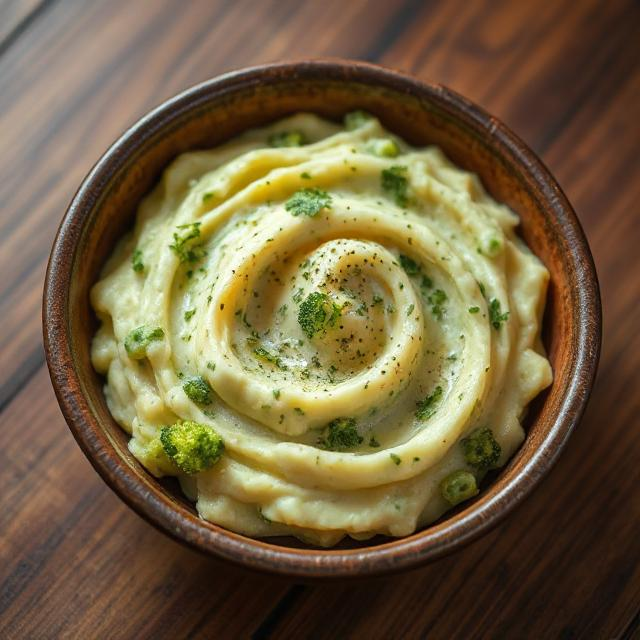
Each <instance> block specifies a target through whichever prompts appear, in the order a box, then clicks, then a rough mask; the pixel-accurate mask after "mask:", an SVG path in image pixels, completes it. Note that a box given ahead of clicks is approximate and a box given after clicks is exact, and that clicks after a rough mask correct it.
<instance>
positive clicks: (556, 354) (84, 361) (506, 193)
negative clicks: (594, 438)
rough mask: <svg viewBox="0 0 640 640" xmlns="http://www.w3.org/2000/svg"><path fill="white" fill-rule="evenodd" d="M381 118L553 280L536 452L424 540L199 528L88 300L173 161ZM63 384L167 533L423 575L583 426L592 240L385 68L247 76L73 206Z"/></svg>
mask: <svg viewBox="0 0 640 640" xmlns="http://www.w3.org/2000/svg"><path fill="white" fill-rule="evenodd" d="M354 109H364V110H366V111H370V112H371V113H373V114H375V115H376V116H378V117H379V118H380V119H381V121H382V123H383V124H384V125H385V126H386V127H387V128H388V129H390V130H391V131H394V132H395V133H397V134H399V135H400V136H402V137H403V138H405V139H406V140H408V141H409V142H411V143H413V144H415V145H427V144H437V145H439V146H440V147H441V148H442V149H443V150H444V152H445V153H446V154H447V155H448V156H449V157H450V158H451V159H452V160H453V161H454V162H455V163H457V164H458V165H460V166H461V167H463V168H465V169H468V170H471V171H473V172H475V173H477V174H478V175H479V176H480V178H481V179H482V181H483V183H484V185H485V187H486V188H487V189H488V191H489V192H490V193H491V194H492V195H493V197H494V198H495V199H497V200H498V201H501V202H504V203H506V204H508V205H509V206H510V207H511V208H512V209H513V210H514V211H516V212H517V213H518V214H519V216H520V218H521V227H520V232H521V234H522V237H523V238H524V239H525V241H526V242H527V244H528V245H529V247H531V249H532V250H533V251H534V253H536V254H537V255H538V257H539V258H540V259H541V260H542V261H543V262H544V264H545V265H546V266H547V268H548V269H549V272H550V274H551V281H550V287H549V296H548V301H547V307H546V312H545V318H544V330H543V338H544V342H545V345H546V348H547V350H548V356H549V359H550V361H551V364H552V367H553V372H554V381H553V384H552V386H551V387H550V388H549V389H547V390H546V391H545V392H544V393H543V394H541V395H540V396H539V397H538V398H537V399H536V401H535V402H534V403H533V404H532V406H531V407H530V410H529V413H528V416H527V420H526V422H525V428H526V432H527V436H526V440H525V442H524V444H523V445H522V447H521V448H520V449H519V450H518V451H517V453H516V454H515V455H514V456H513V458H512V459H511V460H510V462H509V463H508V464H507V466H506V467H504V468H503V469H501V470H500V471H499V472H498V473H496V474H495V477H493V478H491V481H490V482H488V483H487V482H485V483H484V484H483V489H482V491H481V492H480V494H479V495H478V496H477V497H476V498H475V499H474V500H472V501H469V502H466V503H464V504H463V505H461V506H460V507H458V508H457V509H455V510H453V511H451V512H449V513H447V514H446V515H445V516H444V517H442V518H441V519H440V520H439V521H437V522H436V523H434V524H432V525H431V526H429V527H427V528H425V529H422V530H420V531H417V532H416V533H415V534H413V535H411V536H408V537H405V538H401V539H390V538H383V537H378V538H375V539H373V540H370V541H367V542H364V543H356V542H351V543H345V544H343V545H342V546H341V547H339V548H337V549H331V550H326V549H318V548H311V547H305V546H304V545H303V544H302V543H300V542H297V541H295V540H294V539H292V538H281V539H265V540H255V539H251V538H248V537H245V536H242V535H239V534H237V533H233V532H230V531H227V530H225V529H223V528H221V527H219V526H216V525H215V524H211V523H209V522H206V521H204V520H202V519H200V518H199V517H198V515H197V513H196V510H195V509H194V507H193V505H192V504H190V503H189V502H188V501H187V500H186V499H185V498H184V496H183V495H182V493H181V491H180V489H179V487H178V485H177V483H176V482H175V480H173V479H170V480H163V481H159V480H157V479H155V478H154V477H153V476H151V475H150V474H149V473H148V472H146V471H145V469H144V468H143V467H142V466H141V465H140V464H139V463H138V462H137V460H136V459H135V458H133V456H132V455H131V454H130V452H129V450H128V449H127V440H128V436H127V435H126V434H125V433H124V431H122V430H121V429H120V427H118V425H117V424H116V423H115V422H114V420H113V419H112V417H111V415H110V414H109V411H108V409H107V405H106V403H105V398H104V395H103V385H104V380H103V379H102V378H100V376H98V375H97V374H96V373H95V371H94V370H93V368H92V366H91V361H90V344H91V339H92V337H93V335H94V332H95V330H96V328H97V321H96V318H95V316H94V314H93V312H92V310H91V307H90V304H89V290H90V288H91V286H92V285H93V283H94V282H96V280H97V279H98V277H99V273H100V270H101V267H102V266H103V264H104V262H105V260H106V258H107V257H108V256H109V254H110V253H111V251H112V249H113V247H114V245H115V243H116V241H117V240H118V239H119V238H120V237H121V236H122V234H123V233H125V232H126V231H127V230H128V229H129V228H130V227H131V225H132V223H133V220H134V216H135V212H136V208H137V206H138V203H139V202H140V200H141V198H142V197H143V196H144V195H145V194H146V193H147V192H148V191H149V190H150V189H151V187H152V186H153V184H154V183H155V182H156V181H157V180H158V178H159V176H160V175H161V173H162V171H163V169H164V168H165V167H166V166H167V165H168V164H169V163H170V161H171V160H172V159H173V158H175V157H176V156H177V155H179V154H180V153H182V152H184V151H188V150H191V149H197V148H200V149H202V148H208V147H213V146H215V145H217V144H219V143H221V142H224V141H225V140H227V139H229V138H231V137H233V136H235V135H236V134H238V133H240V132H242V131H244V130H246V129H248V128H251V127H255V126H259V125H264V124H266V123H268V122H270V121H273V120H277V119H279V118H282V117H283V116H286V115H287V114H291V113H294V112H297V111H311V112H315V113H318V114H321V115H323V116H326V117H328V118H334V119H339V118H341V116H342V115H343V114H344V113H346V112H348V111H352V110H354ZM43 316H44V319H43V320H44V338H45V348H46V355H47V362H48V365H49V371H50V374H51V380H52V382H53V386H54V388H55V391H56V395H57V397H58V400H59V403H60V406H61V408H62V412H63V414H64V416H65V418H66V420H67V422H68V424H69V427H70V429H71V431H72V433H73V435H74V436H75V438H76V440H77V441H78V444H79V445H80V447H81V448H82V450H83V451H84V453H85V455H86V456H87V458H88V459H89V460H90V461H91V463H92V464H93V466H94V467H95V469H96V470H97V471H98V473H99V474H100V475H101V476H102V477H103V478H104V480H105V481H106V482H107V484H108V485H109V486H110V487H111V488H112V489H113V490H114V491H115V492H116V493H117V494H118V495H119V496H120V497H121V498H122V499H123V500H124V501H125V502H126V503H127V504H128V505H129V506H131V507H132V508H133V509H134V510H135V511H137V512H138V513H139V514H140V515H141V516H143V517H144V518H146V519H147V520H148V521H149V522H150V523H152V524H153V525H155V526H156V527H158V528H159V529H160V530H162V531H164V532H165V533H166V534H168V535H170V536H172V537H173V538H176V539H177V540H180V541H182V542H184V543H186V544H188V545H190V546H191V547H194V548H196V549H199V550H201V551H203V552H205V553H207V554H210V555H213V556H216V557H218V558H222V559H225V560H229V561H232V562H235V563H238V564H241V565H244V566H245V567H250V568H253V569H259V570H263V571H267V572H272V573H276V574H281V575H288V576H293V577H296V578H328V577H347V576H349V577H361V576H367V575H372V574H383V573H388V572H392V571H399V570H404V569H409V568H412V567H416V566H417V565H420V564H423V563H426V562H428V561H430V560H433V559H435V558H437V557H439V556H442V555H443V554H446V553H449V552H451V551H453V550H454V549H457V548H459V547H461V546H462V545H464V544H466V543H468V542H469V541H471V540H473V539H475V538H477V537H478V536H480V535H482V534H483V533H485V532H487V531H488V530H489V529H490V528H492V527H494V526H495V525H496V524H497V523H498V522H499V521H500V520H502V518H504V517H505V516H506V515H507V514H508V513H509V512H511V511H513V509H514V508H515V507H516V506H517V505H518V504H519V503H520V502H522V500H523V499H524V498H525V497H526V496H527V495H528V494H529V493H530V492H531V491H532V490H533V488H534V487H535V486H536V485H537V484H538V483H539V482H540V480H541V478H542V477H543V476H544V475H545V474H546V473H547V472H548V471H549V469H550V468H551V466H552V465H553V463H554V462H555V460H556V459H557V457H558V455H559V454H560V452H561V450H562V449H563V447H564V446H565V444H566V442H567V438H568V437H569V435H570V433H571V431H572V430H573V428H574V427H575V425H576V424H577V422H578V421H579V419H580V416H581V415H582V413H583V411H584V408H585V405H586V402H587V399H588V396H589V393H590V390H591V387H592V383H593V379H594V376H595V372H596V366H597V361H598V355H599V349H600V339H601V311H600V299H599V292H598V283H597V277H596V273H595V269H594V265H593V260H592V257H591V253H590V251H589V247H588V245H587V241H586V239H585V236H584V234H583V232H582V229H581V227H580V224H579V222H578V220H577V218H576V216H575V213H574V212H573V210H572V208H571V205H570V204H569V202H568V201H567V198H566V197H565V195H564V194H563V193H562V190H561V189H560V187H559V186H558V183H557V182H556V180H555V179H554V178H553V176H552V175H551V174H550V173H549V171H548V170H547V169H546V168H545V166H544V165H543V164H542V162H541V161H540V160H539V159H538V158H537V157H536V156H535V154H534V153H533V152H532V151H531V150H530V149H529V148H528V147H527V146H526V145H525V144H524V143H523V142H522V141H521V140H520V139H519V138H518V137H517V136H515V135H514V134H513V133H512V132H511V131H510V130H509V129H508V128H507V127H506V126H505V125H504V124H502V123H501V122H500V121H499V120H497V119H496V118H494V117H493V116H490V115H489V114H487V113H486V112H485V111H483V110H482V109H481V108H479V107H478V106H476V105H474V104H473V103H472V102H470V101H469V100H467V99H466V98H463V97H462V96H460V95H458V94H456V93H454V92H453V91H451V90H449V89H447V88H445V87H443V86H440V85H433V84H425V83H423V82H420V81H419V80H416V79H415V78H411V77H408V76H406V75H402V74H400V73H397V72H394V71H390V70H388V69H384V68H381V67H377V66H373V65H369V64H364V63H359V62H353V61H341V60H329V61H303V62H294V63H283V64H274V65H268V66H263V67H256V68H251V69H246V70H241V71H238V72H234V73H229V74H226V75H223V76H221V77H219V78H215V79H213V80H209V81H207V82H204V83H202V84H200V85H198V86H196V87H193V88H192V89H188V90H187V91H185V92H184V93H181V94H180V95H178V96H176V97H175V98H171V99H170V100H168V101H166V102H165V103H163V104H162V105H160V106H159V107H158V108H156V109H154V110H153V111H151V112H150V113H149V114H148V115H146V116H145V117H144V118H142V119H141V120H140V121H139V122H137V123H136V124H135V125H133V126H132V127H131V128H130V129H129V130H128V131H126V132H125V133H124V134H123V135H122V136H121V137H120V138H119V139H118V140H117V141H116V142H115V143H114V144H113V146H112V147H111V148H110V149H108V150H107V151H106V153H105V154H104V155H103V156H102V158H100V160H99V161H98V163H97V164H96V165H95V167H94V168H93V169H92V170H91V172H90V173H89V175H88V176H87V177H86V179H85V180H84V182H83V183H82V185H81V186H80V188H79V190H78V192H77V194H76V195H75V197H74V198H73V200H72V202H71V204H70V205H69V208H68V210H67V212H66V214H65V216H64V218H63V220H62V223H61V225H60V229H59V231H58V235H57V237H56V239H55V242H54V245H53V250H52V252H51V258H50V261H49V267H48V271H47V278H46V284H45V290H44V311H43Z"/></svg>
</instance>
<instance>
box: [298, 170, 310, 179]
mask: <svg viewBox="0 0 640 640" xmlns="http://www.w3.org/2000/svg"><path fill="white" fill-rule="evenodd" d="M300 177H301V178H302V179H303V180H311V174H310V173H309V172H308V171H304V172H302V173H301V174H300Z"/></svg>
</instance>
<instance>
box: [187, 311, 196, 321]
mask: <svg viewBox="0 0 640 640" xmlns="http://www.w3.org/2000/svg"><path fill="white" fill-rule="evenodd" d="M195 312H196V310H195V309H189V310H188V311H185V312H184V319H185V320H186V321H189V320H191V318H193V316H194V315H195Z"/></svg>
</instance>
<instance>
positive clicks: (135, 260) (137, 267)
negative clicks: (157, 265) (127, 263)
mask: <svg viewBox="0 0 640 640" xmlns="http://www.w3.org/2000/svg"><path fill="white" fill-rule="evenodd" d="M131 268H132V269H133V270H134V271H135V272H136V273H142V272H143V271H144V262H142V251H140V249H135V251H134V252H133V255H132V256H131Z"/></svg>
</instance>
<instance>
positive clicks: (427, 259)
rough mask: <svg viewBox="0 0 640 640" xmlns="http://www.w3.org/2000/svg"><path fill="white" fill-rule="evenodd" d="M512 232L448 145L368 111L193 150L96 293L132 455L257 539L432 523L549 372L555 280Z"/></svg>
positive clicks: (306, 118)
mask: <svg viewBox="0 0 640 640" xmlns="http://www.w3.org/2000/svg"><path fill="white" fill-rule="evenodd" d="M517 224H518V218H517V216H516V215H515V214H514V213H513V212H512V211H511V210H510V209H509V208H508V207H506V206H505V205H502V204H498V203H497V202H495V201H494V200H493V199H492V198H491V197H490V196H489V195H488V194H487V193H486V192H485V190H484V189H483V187H482V185H481V183H480V181H479V180H478V178H477V177H476V176H475V175H473V174H470V173H467V172H465V171H462V170H461V169H459V168H458V167H456V166H455V165H453V164H452V163H451V162H450V161H449V160H448V159H447V158H446V157H445V156H444V155H443V153H442V152H441V151H440V150H439V149H438V148H437V147H427V148H420V149H418V148H413V147H411V146H409V145H408V144H407V143H406V142H405V141H403V140H401V139H400V138H398V137H397V136H394V135H393V134H391V133H390V132H388V131H386V130H385V129H384V128H383V127H382V125H381V124H380V122H379V121H378V120H377V119H375V118H373V117H371V116H367V115H366V114H363V113H358V114H356V115H353V114H351V115H350V116H349V117H348V118H347V120H346V126H345V127H342V126H339V125H337V124H335V123H333V122H329V121H326V120H323V119H321V118H319V117H317V116H314V115H310V114H298V115H295V116H292V117H290V118H287V119H284V120H281V121H279V122H277V123H275V124H273V125H271V126H269V127H266V128H263V129H256V130H252V131H249V132H247V133H245V134H243V135H242V136H240V137H238V138H236V139H234V140H232V141H230V142H228V143H226V144H224V145H222V146H220V147H218V148H216V149H213V150H210V151H195V152H190V153H185V154H183V155H181V156H180V157H178V158H177V159H176V160H175V161H174V162H173V163H172V164H171V165H170V166H169V168H168V169H167V170H166V171H165V173H164V176H163V178H162V180H161V181H160V183H159V184H158V185H157V186H156V188H155V189H154V190H153V191H152V192H151V194H150V195H149V196H147V197H146V198H145V199H144V201H143V202H142V204H141V205H140V208H139V211H138V214H137V218H136V224H135V228H134V230H133V231H132V232H131V233H130V234H128V235H127V236H126V237H125V238H123V239H122V241H121V242H120V243H119V245H118V246H117V248H116V249H115V251H114V253H113V255H112V256H111V258H110V259H109V261H108V262H107V265H106V266H105V269H104V272H103V274H102V278H101V280H100V281H99V282H98V283H97V284H96V285H95V286H94V288H93V290H92V294H91V301H92V305H93V307H94V309H95V311H96V313H97V314H98V316H99V318H100V320H101V321H102V324H101V327H100V329H99V330H98V332H97V334H96V336H95V338H94V341H93V345H92V359H93V365H94V367H95V368H96V370H97V371H98V372H100V373H101V374H103V375H105V376H106V385H105V395H106V399H107V402H108V405H109V408H110V410H111V412H112V414H113V416H114V418H115V419H116V420H117V422H118V423H119V424H120V425H121V426H122V428H123V429H125V430H126V431H127V432H128V433H130V434H131V439H130V442H129V448H130V450H131V452H132V453H133V454H134V455H135V456H136V457H137V458H138V459H139V460H140V462H141V463H142V464H143V465H144V466H145V467H146V468H147V469H148V470H149V471H150V472H151V473H153V474H154V475H156V476H162V475H175V476H177V477H178V478H179V479H180V481H181V484H182V486H183V488H184V490H185V492H186V493H187V495H189V496H190V497H191V498H192V499H194V500H195V501H196V506H197V509H198V512H199V513H200V515H201V517H203V518H205V519H207V520H210V521H212V522H214V523H217V524H219V525H221V526H223V527H226V528H228V529H231V530H233V531H237V532H240V533H244V534H246V535H250V536H271V535H289V534H290V535H294V536H297V537H298V538H300V539H302V540H305V541H307V542H309V543H312V544H318V545H322V546H331V545H333V544H335V543H337V542H338V541H339V540H340V539H341V538H343V537H344V536H345V535H349V536H352V537H353V538H356V539H365V538H367V537H370V536H373V535H375V534H384V535H389V536H405V535H408V534H411V533H412V532H413V531H415V530H416V528H418V527H421V526H424V525H426V524H428V523H429V522H432V521H434V520H435V519H437V518H438V517H439V516H440V515H442V514H443V513H444V512H445V511H446V510H447V509H449V508H451V507H452V506H453V505H455V504H458V503H460V502H463V501H464V500H466V499H469V498H471V497H472V496H473V495H476V494H477V492H478V485H479V484H480V482H481V480H482V478H483V476H484V475H485V474H486V472H487V470H488V469H491V468H496V467H499V466H502V465H504V464H505V462H506V461H507V460H508V459H509V458H510V457H511V456H512V455H513V453H514V451H515V450H516V449H517V448H518V446H519V445H520V444H521V443H522V441H523V438H524V432H523V429H522V426H521V420H522V418H523V414H524V411H525V408H526V406H527V404H528V403H529V402H530V401H531V400H532V399H533V398H534V397H535V396H536V395H537V394H538V393H539V392H540V391H541V390H542V389H544V388H545V387H546V386H548V385H549V384H550V383H551V379H552V374H551V368H550V365H549V362H548V361H547V359H546V357H545V355H544V350H543V347H542V343H541V339H540V324H541V318H542V312H543V308H544V301H545V294H546V287H547V281H548V273H547V270H546V269H545V267H544V266H543V265H542V264H541V263H540V261H539V260H538V259H537V258H536V257H535V256H534V255H533V254H532V253H531V252H530V251H529V249H528V248H527V247H526V245H525V244H524V243H523V241H522V240H521V239H520V238H519V237H518V236H517V235H516V233H515V229H516V226H517ZM193 423H196V426H197V428H198V429H199V430H200V431H199V432H198V434H199V437H201V438H202V441H200V440H196V439H193V438H192V439H191V440H190V441H188V437H189V436H188V434H187V435H186V436H184V437H185V442H186V444H185V446H186V447H187V448H186V449H185V451H186V452H187V453H185V452H182V453H181V455H182V458H181V459H180V460H184V459H185V455H187V454H188V452H189V451H196V452H197V453H198V454H199V455H200V459H202V460H204V461H207V460H211V461H213V462H211V465H212V466H202V465H200V466H193V465H185V464H183V465H182V466H180V465H179V464H177V462H176V461H177V460H178V458H177V457H176V456H174V457H172V455H173V453H174V450H173V449H172V450H171V451H169V450H167V448H166V447H165V448H163V441H162V439H161V437H160V436H161V433H162V430H163V428H164V429H167V428H168V427H170V426H171V425H180V429H179V430H178V431H179V432H180V434H182V432H185V433H186V431H187V428H186V427H185V425H187V426H188V425H190V424H193ZM198 425H205V426H207V427H210V428H211V429H213V430H214V431H215V433H216V434H217V435H219V436H220V437H221V439H222V441H223V442H224V453H223V454H222V455H219V453H216V455H211V456H209V457H207V456H206V455H202V450H201V449H198V447H201V442H206V441H207V438H206V430H205V431H204V432H203V430H202V429H201V427H200V426H198ZM178 431H176V433H178ZM166 433H167V432H166V431H165V434H166ZM164 441H165V443H166V441H167V438H165V439H164ZM216 442H218V440H216ZM171 446H172V447H174V449H175V447H179V446H180V441H178V440H176V444H175V446H174V444H172V445H171ZM220 446H222V444H220ZM175 450H177V449H175ZM220 451H222V449H220ZM180 460H178V462H180ZM214 462H215V463H214ZM184 469H187V470H189V471H193V470H194V469H199V470H198V471H197V472H195V473H190V474H187V473H185V471H184ZM200 469H201V470H200Z"/></svg>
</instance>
